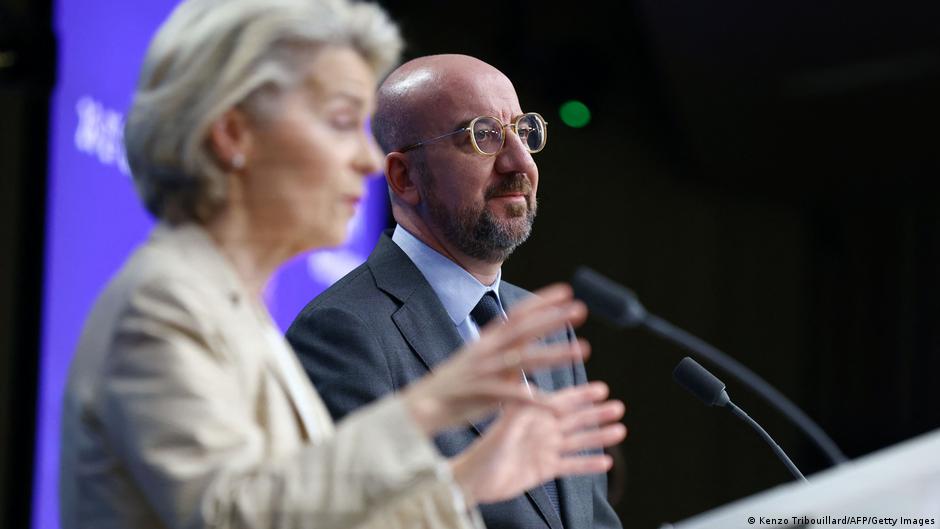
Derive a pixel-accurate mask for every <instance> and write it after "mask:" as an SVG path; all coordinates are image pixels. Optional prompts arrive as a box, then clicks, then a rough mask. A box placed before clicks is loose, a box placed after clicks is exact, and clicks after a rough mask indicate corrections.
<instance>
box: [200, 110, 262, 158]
mask: <svg viewBox="0 0 940 529" xmlns="http://www.w3.org/2000/svg"><path fill="white" fill-rule="evenodd" d="M252 134H253V132H252V129H251V126H250V123H249V120H248V116H247V115H245V113H244V112H243V111H242V110H241V109H239V108H230V109H229V110H228V111H226V112H225V113H224V114H222V115H221V116H220V117H219V118H218V119H216V120H215V121H214V122H212V124H211V125H210V126H209V137H208V141H209V147H210V148H211V150H212V153H213V154H214V155H215V157H216V159H217V160H218V161H219V165H220V166H221V167H223V168H225V169H226V170H227V171H239V170H241V169H244V168H245V165H246V164H247V162H248V159H249V158H250V154H251V147H252V140H253V136H252Z"/></svg>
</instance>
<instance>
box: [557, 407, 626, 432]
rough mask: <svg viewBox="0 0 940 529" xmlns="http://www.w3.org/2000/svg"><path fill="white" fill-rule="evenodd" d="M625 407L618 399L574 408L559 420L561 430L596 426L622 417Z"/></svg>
mask: <svg viewBox="0 0 940 529" xmlns="http://www.w3.org/2000/svg"><path fill="white" fill-rule="evenodd" d="M624 411H625V408H624V405H623V403H622V402H620V401H619V400H609V401H607V402H604V403H601V404H597V405H594V406H590V407H587V408H583V409H580V410H575V411H573V412H572V413H569V414H568V415H566V416H565V417H564V418H563V419H562V421H561V431H563V432H565V433H566V434H567V433H572V432H576V431H579V430H585V429H588V428H597V427H599V426H603V425H605V424H608V423H612V422H615V421H619V420H620V419H622V418H623V414H624Z"/></svg>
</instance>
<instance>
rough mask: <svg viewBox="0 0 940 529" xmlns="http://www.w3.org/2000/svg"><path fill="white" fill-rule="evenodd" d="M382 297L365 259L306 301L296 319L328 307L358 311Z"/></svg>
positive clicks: (383, 295)
mask: <svg viewBox="0 0 940 529" xmlns="http://www.w3.org/2000/svg"><path fill="white" fill-rule="evenodd" d="M382 297H385V294H384V293H383V292H382V290H381V289H379V288H378V286H377V285H376V281H375V276H374V275H373V274H372V269H371V268H370V267H369V263H368V261H366V262H365V263H362V264H361V265H359V266H357V267H356V268H354V269H353V270H352V271H351V272H349V273H348V274H346V275H345V276H343V277H342V278H340V279H339V281H337V282H336V283H333V285H331V286H330V287H329V288H327V289H326V290H324V291H323V292H321V293H320V294H319V295H318V296H316V297H315V298H313V299H312V300H311V301H310V302H309V303H307V306H306V307H304V309H303V310H302V311H301V313H300V315H299V316H298V319H300V318H302V317H305V316H307V315H309V314H311V313H313V312H317V311H322V310H328V309H341V310H346V311H353V312H359V311H360V310H361V309H362V308H363V307H368V306H370V305H372V304H374V302H375V300H376V299H379V298H382Z"/></svg>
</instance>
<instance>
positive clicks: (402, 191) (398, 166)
mask: <svg viewBox="0 0 940 529" xmlns="http://www.w3.org/2000/svg"><path fill="white" fill-rule="evenodd" d="M416 176H417V175H416V174H415V170H414V164H412V163H411V160H409V159H408V156H407V155H406V154H404V153H401V152H390V153H388V154H387V155H386V156H385V180H386V181H387V182H388V187H389V189H391V190H392V193H395V196H397V197H398V198H399V199H400V200H402V201H404V202H405V203H407V204H409V205H410V206H412V207H414V206H417V205H418V204H419V203H420V202H421V195H420V194H419V193H418V186H417V185H416V182H415V177H416Z"/></svg>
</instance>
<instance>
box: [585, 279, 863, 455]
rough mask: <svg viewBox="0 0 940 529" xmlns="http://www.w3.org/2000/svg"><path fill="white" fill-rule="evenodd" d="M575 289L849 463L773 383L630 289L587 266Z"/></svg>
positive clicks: (595, 308)
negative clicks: (707, 367) (744, 390)
mask: <svg viewBox="0 0 940 529" xmlns="http://www.w3.org/2000/svg"><path fill="white" fill-rule="evenodd" d="M571 286H572V287H573V288H574V293H575V297H577V298H578V299H580V300H582V301H584V303H585V304H586V305H587V306H588V309H590V311H591V312H592V313H596V314H599V315H600V316H602V317H604V318H606V319H607V320H609V321H610V322H611V323H613V324H614V325H616V326H618V327H626V328H634V327H642V328H644V329H646V330H647V331H649V332H652V333H653V334H655V335H657V336H659V337H661V338H664V339H666V340H668V341H670V342H672V343H675V344H677V345H679V346H680V347H684V348H686V349H688V350H690V351H692V352H693V353H695V354H697V355H699V356H701V357H702V358H704V359H706V360H708V361H709V362H711V363H713V364H715V365H717V366H718V367H720V368H721V369H723V370H724V371H726V372H727V373H729V374H730V375H731V376H733V377H734V378H735V379H737V380H738V381H739V382H740V383H742V384H744V385H745V386H747V387H748V388H750V389H751V390H752V391H753V392H754V393H756V394H758V395H759V396H760V397H761V398H763V399H764V400H765V401H767V403H769V404H770V405H771V406H773V407H774V408H776V409H777V410H778V411H779V412H780V413H782V414H783V415H784V416H785V417H786V418H787V419H789V420H790V421H791V422H793V423H794V424H796V426H797V427H798V428H799V429H800V430H802V431H803V433H805V434H806V435H807V437H809V438H810V440H812V441H813V443H814V444H815V445H816V446H817V447H818V448H819V449H820V450H821V451H822V452H823V453H824V454H825V455H826V457H827V458H828V459H829V461H830V462H832V464H833V465H838V464H840V463H844V462H846V461H847V458H846V457H845V455H844V454H843V453H842V451H841V450H839V447H838V446H837V445H836V443H835V442H834V441H833V440H832V439H831V438H830V437H829V436H828V435H827V434H826V432H824V431H823V429H822V428H820V427H819V425H818V424H816V423H815V422H814V421H813V420H812V419H810V418H809V416H808V415H806V413H804V412H803V410H801V409H800V408H799V407H798V406H797V405H796V404H794V403H793V402H792V401H791V400H790V399H788V398H787V397H786V396H785V395H783V394H782V393H780V392H779V391H778V390H777V389H776V388H774V387H773V386H771V385H770V383H768V382H767V381H766V380H764V379H763V378H761V377H760V376H758V375H757V374H756V373H754V372H753V371H751V370H750V369H748V368H747V367H745V366H744V365H743V364H741V363H740V362H738V361H737V360H735V359H734V358H732V357H730V356H728V355H727V354H725V353H723V352H721V351H719V350H718V349H716V348H715V347H713V346H711V345H709V344H708V343H706V342H705V341H704V340H702V339H700V338H697V337H696V336H693V335H691V334H689V333H687V332H686V331H684V330H682V329H680V328H678V327H676V326H674V325H672V324H671V323H669V322H668V321H666V320H664V319H662V318H659V317H657V316H656V315H654V314H650V313H649V312H647V310H646V308H645V307H643V304H642V303H640V300H639V299H637V297H636V294H634V293H633V291H631V290H630V289H628V288H626V287H624V286H623V285H620V284H618V283H615V282H614V281H611V280H610V279H608V278H606V277H604V276H602V275H601V274H599V273H597V272H595V271H594V270H591V269H590V268H587V267H583V266H582V267H580V268H579V269H578V270H577V271H576V272H575V274H574V278H573V279H572V281H571ZM742 413H743V412H742Z"/></svg>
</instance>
